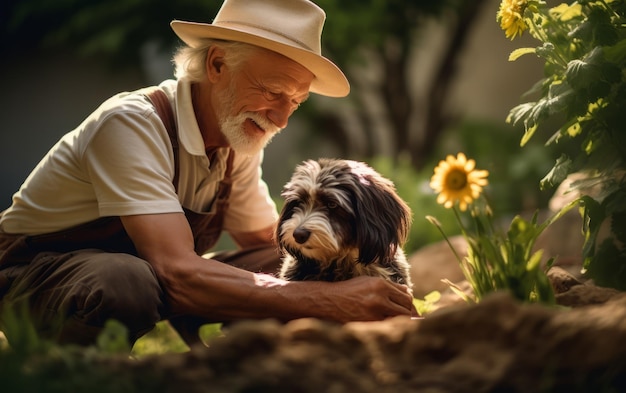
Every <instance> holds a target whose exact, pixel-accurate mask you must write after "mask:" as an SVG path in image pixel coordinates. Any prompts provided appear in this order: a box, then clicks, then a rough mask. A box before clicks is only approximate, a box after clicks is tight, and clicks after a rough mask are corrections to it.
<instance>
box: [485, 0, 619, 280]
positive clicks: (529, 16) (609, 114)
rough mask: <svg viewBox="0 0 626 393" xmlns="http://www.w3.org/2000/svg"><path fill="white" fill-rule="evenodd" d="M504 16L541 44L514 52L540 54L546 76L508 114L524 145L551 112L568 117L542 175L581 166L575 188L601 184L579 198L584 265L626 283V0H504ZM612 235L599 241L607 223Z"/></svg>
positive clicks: (549, 182) (510, 28)
mask: <svg viewBox="0 0 626 393" xmlns="http://www.w3.org/2000/svg"><path fill="white" fill-rule="evenodd" d="M496 20H497V22H498V23H499V24H500V26H501V28H502V29H503V30H504V33H505V36H506V37H507V38H510V39H511V40H513V39H515V38H516V37H519V36H521V35H523V34H525V33H526V32H528V34H530V35H531V36H532V37H533V38H535V39H536V40H537V41H538V46H536V47H523V48H518V49H516V50H514V51H513V52H512V53H511V54H510V56H509V60H511V61H515V60H516V59H518V58H519V57H520V56H523V55H529V54H532V55H535V56H537V57H538V58H539V59H541V60H542V61H543V62H544V76H543V78H541V79H540V80H539V81H538V82H537V83H536V84H535V86H533V87H532V88H531V89H530V91H529V92H528V94H527V95H526V97H533V100H530V101H528V102H525V103H522V104H520V105H518V106H516V107H514V108H513V109H512V110H511V111H510V114H509V116H508V119H507V121H508V122H510V123H512V124H514V125H517V124H520V125H523V127H524V135H523V137H522V139H521V145H522V146H523V145H525V144H526V143H527V142H528V141H529V140H530V139H531V138H532V137H533V136H534V135H535V133H536V131H537V130H538V129H539V128H540V127H541V126H542V125H543V124H544V123H545V122H546V120H550V121H551V124H560V125H559V126H558V127H557V129H556V132H554V133H553V134H552V135H551V136H549V137H548V138H547V140H546V145H554V146H555V148H557V149H558V148H560V150H561V153H560V157H558V158H557V159H556V162H555V164H554V167H553V168H552V170H551V171H550V172H549V173H548V174H547V175H546V176H545V178H544V179H543V180H541V182H540V185H541V187H542V188H547V187H553V186H556V185H558V184H560V183H561V182H563V180H565V178H566V177H567V176H568V175H570V174H573V173H579V174H582V175H583V176H582V179H581V180H578V181H576V182H574V183H573V184H572V187H571V188H572V190H577V191H582V193H583V195H584V194H585V193H584V190H586V189H594V190H597V189H600V192H599V193H597V194H595V195H594V196H593V197H591V196H583V197H581V198H580V199H579V202H580V206H581V213H582V216H583V218H584V220H583V228H582V229H583V231H584V233H585V236H586V242H585V245H584V248H583V254H584V256H585V260H584V268H585V269H589V273H590V276H591V277H592V278H594V279H595V280H596V283H598V284H606V285H610V286H615V287H620V288H622V289H626V250H625V249H624V247H623V244H626V178H625V176H624V174H625V173H626V132H624V126H625V125H626V110H625V108H626V2H625V1H623V0H600V1H591V0H580V1H574V2H570V3H569V4H566V3H562V4H559V5H557V6H555V7H549V6H548V5H547V4H546V2H544V1H540V0H503V1H502V2H501V4H500V8H499V10H498V11H497V16H496ZM605 220H607V221H608V222H609V223H610V227H611V232H612V235H613V236H612V238H610V239H608V240H606V241H604V242H603V243H602V244H601V245H599V247H598V245H597V244H596V243H597V239H596V238H597V235H598V232H599V229H600V226H601V224H602V223H603V222H604V221H605Z"/></svg>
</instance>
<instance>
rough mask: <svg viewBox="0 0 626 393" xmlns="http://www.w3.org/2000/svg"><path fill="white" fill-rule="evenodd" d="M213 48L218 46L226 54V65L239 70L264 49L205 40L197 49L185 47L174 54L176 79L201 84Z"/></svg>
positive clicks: (240, 43) (242, 44) (233, 42)
mask: <svg viewBox="0 0 626 393" xmlns="http://www.w3.org/2000/svg"><path fill="white" fill-rule="evenodd" d="M212 46H218V47H220V48H222V49H223V50H224V52H225V55H224V63H225V64H226V65H227V66H228V67H230V68H231V69H233V70H237V69H238V68H239V67H240V66H241V64H243V62H244V61H246V60H247V59H248V58H249V57H250V56H251V55H253V54H255V53H258V52H259V51H263V50H264V49H262V48H259V47H257V46H254V45H250V44H245V43H243V42H235V41H224V40H216V39H211V38H205V39H203V40H202V41H201V43H200V45H198V46H196V47H195V48H192V47H189V46H184V47H181V48H179V49H178V51H177V52H176V53H175V54H174V57H173V59H172V62H173V63H174V67H175V69H174V76H175V77H176V79H183V78H185V79H187V80H189V81H191V82H201V81H202V80H204V79H205V78H206V75H207V73H206V60H207V53H208V51H209V49H210V48H211V47H212Z"/></svg>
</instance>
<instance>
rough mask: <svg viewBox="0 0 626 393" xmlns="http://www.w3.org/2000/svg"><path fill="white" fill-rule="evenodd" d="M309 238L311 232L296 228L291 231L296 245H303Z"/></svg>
mask: <svg viewBox="0 0 626 393" xmlns="http://www.w3.org/2000/svg"><path fill="white" fill-rule="evenodd" d="M309 236H311V232H309V231H308V230H306V229H304V228H296V230H295V231H293V238H294V239H296V242H298V244H303V243H305V242H306V241H307V240H309Z"/></svg>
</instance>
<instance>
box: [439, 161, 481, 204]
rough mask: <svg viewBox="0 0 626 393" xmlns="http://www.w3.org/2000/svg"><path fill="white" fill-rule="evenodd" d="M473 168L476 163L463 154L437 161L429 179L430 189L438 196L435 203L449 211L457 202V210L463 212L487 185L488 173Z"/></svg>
mask: <svg viewBox="0 0 626 393" xmlns="http://www.w3.org/2000/svg"><path fill="white" fill-rule="evenodd" d="M475 167H476V161H474V160H468V159H467V158H466V157H465V154H463V153H459V154H457V156H456V158H455V157H454V156H452V155H449V156H447V157H446V160H445V161H443V160H442V161H439V165H437V167H436V168H435V173H434V174H433V177H432V178H431V179H430V187H431V188H432V189H433V190H435V192H437V193H438V194H439V195H438V196H437V203H439V204H442V205H443V206H444V207H445V208H447V209H449V208H451V207H452V206H453V205H454V203H455V202H457V201H458V202H459V208H460V209H461V210H462V211H465V210H466V209H467V205H468V204H470V203H472V202H473V201H474V200H475V199H476V198H478V197H479V196H480V193H481V192H482V190H483V187H484V186H486V185H487V184H488V182H487V176H489V172H487V171H485V170H477V169H475Z"/></svg>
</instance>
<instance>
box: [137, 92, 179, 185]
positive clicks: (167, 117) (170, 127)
mask: <svg viewBox="0 0 626 393" xmlns="http://www.w3.org/2000/svg"><path fill="white" fill-rule="evenodd" d="M145 95H146V97H148V99H149V100H150V101H151V102H152V105H153V106H154V109H155V110H156V112H157V115H159V117H160V118H161V121H162V122H163V125H164V126H165V129H166V130H167V134H168V135H169V137H170V142H171V143H172V149H173V151H174V179H173V180H172V183H173V184H174V190H175V191H176V192H177V193H178V172H179V163H178V134H177V132H176V117H175V116H174V111H173V110H172V105H171V104H170V100H169V98H167V95H166V94H165V92H164V91H163V90H161V89H160V88H159V87H157V86H155V87H153V88H150V89H148V91H147V92H146V93H145Z"/></svg>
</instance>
